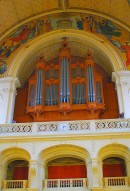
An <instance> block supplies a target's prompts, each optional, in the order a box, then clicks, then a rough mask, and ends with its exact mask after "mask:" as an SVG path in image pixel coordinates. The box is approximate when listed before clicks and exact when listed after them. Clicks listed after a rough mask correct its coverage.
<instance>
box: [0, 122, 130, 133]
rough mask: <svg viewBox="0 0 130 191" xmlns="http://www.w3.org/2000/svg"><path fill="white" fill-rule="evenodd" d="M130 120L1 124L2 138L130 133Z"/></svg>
mask: <svg viewBox="0 0 130 191" xmlns="http://www.w3.org/2000/svg"><path fill="white" fill-rule="evenodd" d="M129 130H130V119H110V120H84V121H62V122H41V123H39V122H38V123H35V122H34V123H14V124H0V136H1V135H2V136H4V135H5V136H8V135H9V134H10V135H11V134H12V135H17V136H18V135H19V136H20V135H22V136H23V135H24V134H25V135H34V136H35V135H36V134H38V135H40V134H41V135H42V134H55V135H56V134H65V133H66V134H67V133H69V134H85V133H87V134H89V133H96V135H97V133H100V132H103V133H109V132H117V131H118V132H129Z"/></svg>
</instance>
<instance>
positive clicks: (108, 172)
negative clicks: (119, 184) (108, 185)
mask: <svg viewBox="0 0 130 191" xmlns="http://www.w3.org/2000/svg"><path fill="white" fill-rule="evenodd" d="M123 176H126V165H125V161H124V160H123V159H122V158H119V157H109V158H106V159H104V160H103V177H123Z"/></svg>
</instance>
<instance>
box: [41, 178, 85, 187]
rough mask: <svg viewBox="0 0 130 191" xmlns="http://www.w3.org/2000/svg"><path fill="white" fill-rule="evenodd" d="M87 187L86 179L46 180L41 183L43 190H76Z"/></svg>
mask: <svg viewBox="0 0 130 191" xmlns="http://www.w3.org/2000/svg"><path fill="white" fill-rule="evenodd" d="M78 187H80V188H81V187H84V188H86V187H87V179H86V178H76V179H46V180H44V181H43V188H78Z"/></svg>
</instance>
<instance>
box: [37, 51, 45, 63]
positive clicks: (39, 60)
mask: <svg viewBox="0 0 130 191" xmlns="http://www.w3.org/2000/svg"><path fill="white" fill-rule="evenodd" d="M42 61H45V59H44V55H43V53H42V52H41V54H39V56H38V62H42Z"/></svg>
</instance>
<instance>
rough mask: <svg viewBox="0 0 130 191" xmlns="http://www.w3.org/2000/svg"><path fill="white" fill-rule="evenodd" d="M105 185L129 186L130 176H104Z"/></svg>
mask: <svg viewBox="0 0 130 191" xmlns="http://www.w3.org/2000/svg"><path fill="white" fill-rule="evenodd" d="M103 182H104V187H109V186H128V184H129V178H128V177H109V178H108V177H107V178H103Z"/></svg>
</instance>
